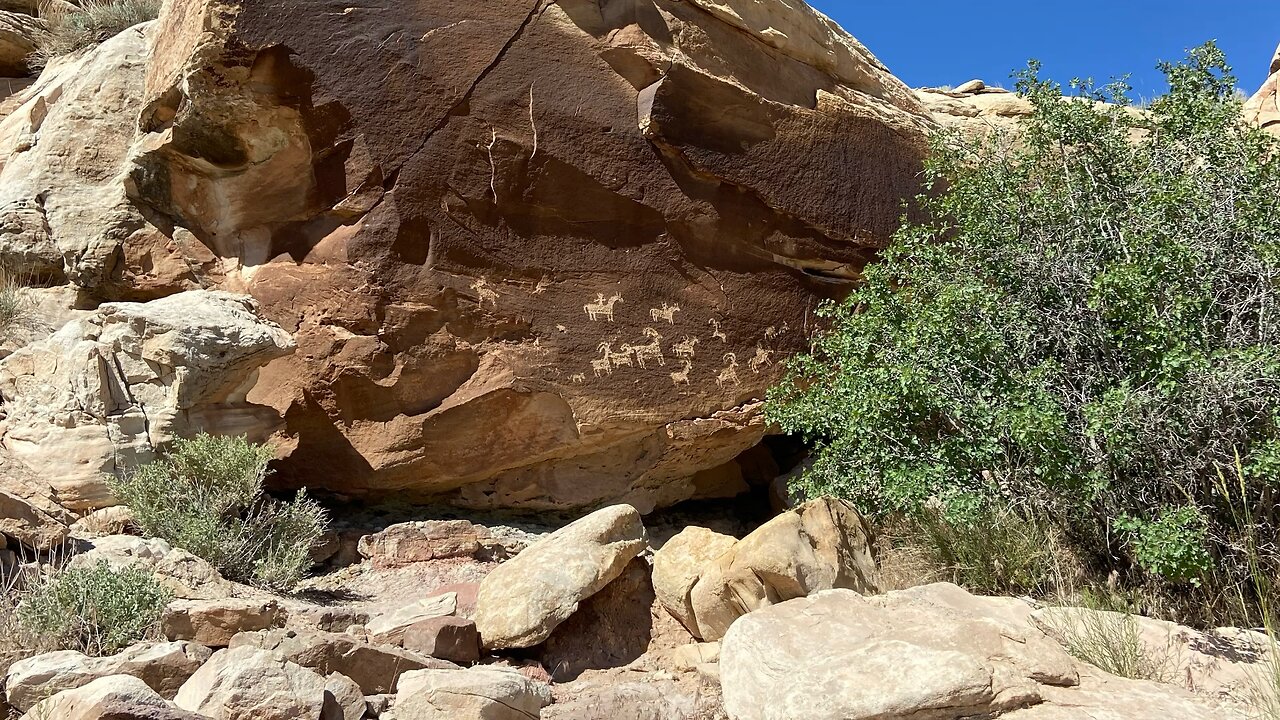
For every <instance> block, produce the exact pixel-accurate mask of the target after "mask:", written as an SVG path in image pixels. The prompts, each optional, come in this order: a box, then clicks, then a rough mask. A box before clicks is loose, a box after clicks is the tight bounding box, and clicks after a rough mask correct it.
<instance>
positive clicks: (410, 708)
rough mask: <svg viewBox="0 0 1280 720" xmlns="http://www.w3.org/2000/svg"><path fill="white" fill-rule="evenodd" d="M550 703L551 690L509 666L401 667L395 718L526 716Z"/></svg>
mask: <svg viewBox="0 0 1280 720" xmlns="http://www.w3.org/2000/svg"><path fill="white" fill-rule="evenodd" d="M549 704H551V691H550V689H549V688H548V687H547V686H546V685H545V684H543V683H540V682H536V681H534V680H530V679H529V678H527V677H525V676H524V675H522V674H520V672H519V671H517V670H513V669H511V668H500V667H493V666H487V667H486V666H479V667H473V668H467V669H466V670H416V671H414V672H410V673H405V676H404V677H403V678H402V679H401V681H400V691H399V692H398V693H396V703H395V716H396V718H398V719H399V720H445V718H448V719H449V720H530V718H537V717H538V714H539V712H540V711H541V709H542V708H543V707H544V706H546V705H549Z"/></svg>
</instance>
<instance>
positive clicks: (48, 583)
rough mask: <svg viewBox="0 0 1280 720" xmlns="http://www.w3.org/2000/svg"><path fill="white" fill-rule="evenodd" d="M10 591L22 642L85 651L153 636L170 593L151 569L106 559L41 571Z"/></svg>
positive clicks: (114, 648) (110, 650)
mask: <svg viewBox="0 0 1280 720" xmlns="http://www.w3.org/2000/svg"><path fill="white" fill-rule="evenodd" d="M10 590H11V591H12V594H11V596H10V599H9V603H10V606H9V610H10V612H11V614H10V615H9V616H8V617H9V619H10V620H11V622H12V624H11V627H10V628H9V630H10V631H11V632H12V633H13V634H14V635H15V636H21V637H23V638H25V639H24V640H22V644H23V645H26V646H27V647H28V648H35V649H43V650H78V651H80V652H82V653H84V654H86V655H112V654H114V653H116V652H119V651H120V650H121V649H123V648H125V647H126V646H128V645H132V644H133V643H135V642H138V641H139V640H143V639H146V638H148V637H149V636H151V635H152V634H153V631H154V630H155V628H156V625H157V623H158V622H159V621H160V616H161V614H162V613H163V611H164V608H165V605H167V604H168V602H169V600H170V599H171V597H172V594H171V593H170V592H169V590H168V589H166V588H165V587H163V586H162V585H160V583H159V582H157V581H156V579H155V577H154V576H152V574H151V573H150V572H149V571H148V570H146V569H143V568H138V567H134V566H128V567H124V568H113V567H111V566H110V565H109V564H108V563H107V562H106V561H100V562H98V563H97V564H96V565H91V566H87V567H69V568H67V569H64V570H60V571H53V572H46V573H42V574H41V575H40V576H39V577H38V578H36V579H35V580H34V581H30V582H29V584H28V585H26V586H21V587H19V586H15V587H13V588H10ZM11 639H13V638H11Z"/></svg>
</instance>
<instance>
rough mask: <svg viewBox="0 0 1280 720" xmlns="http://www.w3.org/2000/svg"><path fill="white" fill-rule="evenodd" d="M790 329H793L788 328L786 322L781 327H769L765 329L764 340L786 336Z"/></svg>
mask: <svg viewBox="0 0 1280 720" xmlns="http://www.w3.org/2000/svg"><path fill="white" fill-rule="evenodd" d="M790 329H791V328H789V327H787V323H786V321H785V320H784V321H783V323H782V326H781V327H774V326H772V325H770V326H769V327H767V328H765V329H764V339H765V340H772V339H774V338H776V337H781V336H782V335H786V334H787V331H788V330H790Z"/></svg>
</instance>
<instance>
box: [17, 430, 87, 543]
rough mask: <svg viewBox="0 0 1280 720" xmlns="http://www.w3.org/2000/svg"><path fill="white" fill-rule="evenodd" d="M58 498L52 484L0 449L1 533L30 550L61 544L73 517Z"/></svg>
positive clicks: (65, 537)
mask: <svg viewBox="0 0 1280 720" xmlns="http://www.w3.org/2000/svg"><path fill="white" fill-rule="evenodd" d="M56 498H57V493H56V492H55V491H54V489H53V487H52V486H50V485H49V484H48V483H47V482H44V481H43V480H41V479H40V478H39V477H37V476H36V474H35V473H33V472H31V470H30V468H28V467H27V466H26V465H24V464H23V463H22V462H21V461H19V460H17V459H16V458H14V457H13V456H12V455H10V454H9V453H8V452H6V451H5V450H4V449H3V448H0V535H7V536H8V537H10V538H13V540H14V541H15V542H16V543H17V544H18V546H19V547H23V548H26V549H28V550H38V551H44V550H49V549H51V548H54V547H57V546H58V545H60V544H62V543H63V542H64V541H65V540H66V539H67V535H68V532H69V528H68V524H69V523H71V522H72V516H71V513H69V512H68V511H67V509H66V508H64V507H63V506H62V505H61V504H59V503H58V501H57V499H56Z"/></svg>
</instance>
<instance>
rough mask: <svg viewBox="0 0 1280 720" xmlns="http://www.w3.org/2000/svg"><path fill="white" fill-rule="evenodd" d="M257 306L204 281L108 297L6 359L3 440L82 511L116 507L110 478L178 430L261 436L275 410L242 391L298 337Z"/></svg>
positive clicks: (1, 384)
mask: <svg viewBox="0 0 1280 720" xmlns="http://www.w3.org/2000/svg"><path fill="white" fill-rule="evenodd" d="M257 309H258V306H257V304H256V303H255V302H254V301H253V300H252V299H251V298H248V297H245V296H242V295H233V294H231V293H227V292H220V291H205V290H193V291H190V292H185V293H179V294H177V295H172V296H169V297H166V298H163V299H160V300H153V301H151V302H147V303H110V304H106V305H103V306H102V307H100V308H99V309H98V310H97V311H96V312H95V313H93V314H92V315H90V316H88V317H87V318H84V319H82V320H75V321H72V322H70V323H68V324H67V325H65V326H63V327H62V328H61V329H59V330H58V331H57V332H56V333H54V334H53V335H52V336H51V337H50V338H48V339H47V340H43V341H41V342H37V343H34V344H32V345H28V346H26V347H24V348H22V349H21V350H19V351H17V352H15V353H13V354H12V355H10V356H8V357H6V358H4V359H3V360H0V396H3V398H4V406H5V410H6V411H7V413H8V417H7V420H6V422H5V424H4V426H3V436H2V438H0V439H2V441H3V443H4V446H5V448H7V449H8V450H9V452H11V453H12V454H13V455H14V456H15V457H17V458H18V459H19V460H21V461H22V462H24V463H25V464H26V465H27V466H28V467H30V468H31V469H32V470H34V471H35V472H36V473H37V474H39V475H41V476H43V477H46V478H48V479H49V482H51V483H52V484H53V486H54V488H55V489H56V490H57V491H58V496H59V499H60V500H61V501H62V503H63V504H64V505H66V506H67V507H70V508H76V509H81V508H91V507H95V506H103V505H112V504H114V502H111V497H110V493H109V491H108V490H107V487H106V484H105V482H104V480H103V478H104V477H105V476H106V475H109V474H112V473H115V472H117V470H124V469H126V468H128V467H132V466H133V465H135V464H137V463H140V462H145V461H147V460H149V459H151V458H152V457H153V456H154V453H155V451H156V450H157V449H159V448H160V447H162V446H163V445H164V444H165V443H167V442H168V441H170V440H171V439H172V438H173V437H174V436H176V435H179V434H188V433H193V432H195V431H199V430H204V431H207V432H212V433H217V434H231V435H247V436H249V437H250V438H255V437H256V438H258V439H261V438H262V437H263V436H265V435H267V434H269V433H270V432H271V431H272V430H274V429H275V427H276V424H277V423H278V421H279V416H278V415H276V413H275V412H274V411H273V410H271V409H270V408H267V407H263V406H260V405H254V404H252V403H250V402H248V401H247V400H246V393H247V392H248V391H249V388H250V387H252V385H253V383H254V380H255V378H256V373H257V370H258V368H259V367H261V366H262V365H264V364H266V363H267V362H269V361H270V360H272V359H274V358H278V357H281V356H283V355H286V354H288V353H289V352H291V351H292V350H293V347H294V344H293V340H292V339H291V338H290V337H289V334H288V333H286V332H284V331H283V330H281V329H280V327H279V326H277V325H275V324H274V323H271V322H269V321H266V320H264V319H262V318H260V317H259V316H258V314H257Z"/></svg>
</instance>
